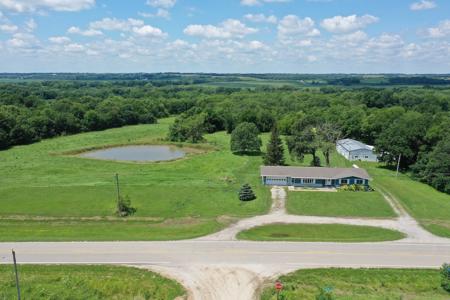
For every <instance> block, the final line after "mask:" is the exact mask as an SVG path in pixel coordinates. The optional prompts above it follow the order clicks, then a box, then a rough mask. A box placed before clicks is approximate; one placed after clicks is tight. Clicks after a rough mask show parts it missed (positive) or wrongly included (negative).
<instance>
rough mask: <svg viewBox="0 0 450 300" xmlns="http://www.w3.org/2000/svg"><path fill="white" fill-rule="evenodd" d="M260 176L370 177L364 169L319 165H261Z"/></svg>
mask: <svg viewBox="0 0 450 300" xmlns="http://www.w3.org/2000/svg"><path fill="white" fill-rule="evenodd" d="M261 176H274V177H291V178H317V179H340V178H346V177H358V178H362V179H370V176H369V174H368V173H367V171H366V170H364V169H360V168H359V169H357V168H320V167H271V166H262V167H261Z"/></svg>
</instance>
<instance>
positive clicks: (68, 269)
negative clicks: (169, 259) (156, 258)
mask: <svg viewBox="0 0 450 300" xmlns="http://www.w3.org/2000/svg"><path fill="white" fill-rule="evenodd" d="M19 274H20V287H21V296H22V298H23V299H58V300H69V299H70V300H86V299H92V300H94V299H95V300H106V299H152V300H166V299H175V298H176V297H179V296H183V295H184V294H185V293H186V292H185V291H184V289H183V287H182V286H181V285H180V284H178V283H177V282H175V281H172V280H169V279H167V278H164V277H162V276H160V275H158V274H156V273H153V272H150V271H146V270H140V269H136V268H126V267H113V266H75V265H68V266H36V265H20V266H19ZM16 297H17V292H16V286H15V277H14V270H13V267H12V266H11V265H0V299H16Z"/></svg>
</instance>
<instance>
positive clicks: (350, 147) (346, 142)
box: [336, 139, 373, 151]
mask: <svg viewBox="0 0 450 300" xmlns="http://www.w3.org/2000/svg"><path fill="white" fill-rule="evenodd" d="M336 144H337V145H340V146H341V147H342V148H344V149H345V150H347V151H355V150H369V151H373V146H369V145H366V144H364V143H361V142H360V141H356V140H352V139H343V140H339V141H337V143H336Z"/></svg>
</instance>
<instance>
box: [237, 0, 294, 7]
mask: <svg viewBox="0 0 450 300" xmlns="http://www.w3.org/2000/svg"><path fill="white" fill-rule="evenodd" d="M290 1H291V0H241V5H244V6H257V5H261V4H262V3H285V2H290Z"/></svg>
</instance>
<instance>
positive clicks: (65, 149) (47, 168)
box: [0, 118, 270, 241]
mask: <svg viewBox="0 0 450 300" xmlns="http://www.w3.org/2000/svg"><path fill="white" fill-rule="evenodd" d="M172 122H173V119H172V118H168V119H163V120H160V123H159V124H155V125H138V126H128V127H123V128H116V129H110V130H105V131H101V132H90V133H83V134H78V135H73V136H66V137H59V138H55V139H49V140H44V141H41V142H39V143H36V144H32V145H28V146H19V147H14V148H12V149H10V150H7V151H0V169H1V170H2V176H1V177H0V207H2V209H1V210H0V221H1V222H2V224H3V228H6V227H8V228H9V232H8V233H7V234H6V230H5V229H3V228H2V229H0V230H1V231H3V232H5V235H2V237H1V238H0V239H1V240H4V241H6V240H9V241H14V240H21V239H25V237H26V240H29V239H30V238H33V236H34V237H35V239H32V240H36V241H38V240H60V239H63V240H68V239H73V240H95V239H97V240H110V239H113V240H115V239H118V238H120V239H122V238H125V237H126V239H127V240H152V239H156V240H160V239H164V236H166V237H167V239H182V238H190V237H195V236H199V235H204V234H208V233H211V232H214V231H217V230H219V229H220V228H222V227H223V226H224V223H223V222H219V220H220V219H223V218H224V217H223V216H225V218H226V217H229V218H242V217H247V216H253V215H257V214H263V213H265V212H266V211H267V210H268V209H269V207H270V193H269V189H268V188H267V187H264V186H262V185H261V184H260V180H259V166H260V165H261V163H262V159H261V157H260V156H237V155H233V154H232V153H231V152H230V151H229V135H227V134H226V133H224V132H219V133H215V134H212V135H206V139H207V143H204V144H201V145H200V146H199V145H195V147H203V149H208V151H207V152H206V153H203V154H192V155H189V156H188V157H187V158H184V159H180V160H176V161H171V162H162V163H130V162H128V163H126V162H113V161H102V160H93V159H85V158H81V157H77V156H74V155H66V153H74V152H79V151H80V150H82V149H92V148H97V147H104V146H107V145H126V144H130V145H131V144H164V143H165V141H164V138H165V137H166V135H167V132H168V127H169V125H170V124H171V123H172ZM181 146H184V147H191V146H192V145H190V144H182V145H181ZM115 173H118V174H119V178H120V189H121V193H122V195H129V196H130V198H131V200H132V205H133V206H134V207H136V208H137V213H136V214H135V215H134V216H133V217H130V218H128V220H129V221H130V222H127V223H123V224H124V226H121V225H120V224H122V223H120V222H116V223H109V222H110V220H103V218H106V217H113V216H114V211H115V206H116V194H115V193H116V190H115V184H114V174H115ZM243 183H249V184H250V185H251V186H252V188H253V189H254V192H255V193H256V195H257V196H258V198H257V200H255V201H251V202H246V203H243V202H240V201H239V200H238V197H237V194H238V191H239V188H240V186H241V185H242V184H243ZM18 217H19V218H22V220H23V224H22V226H19V227H17V226H13V225H17V224H16V223H14V221H13V220H12V221H11V220H9V219H11V218H13V219H14V218H16V219H17V218H18ZM62 217H65V218H67V217H73V218H75V220H70V221H67V220H58V221H54V220H50V219H51V218H62ZM85 217H90V218H98V219H100V220H99V222H89V223H87V224H86V225H83V223H84V222H85V221H83V220H81V219H82V218H85ZM76 218H79V220H76ZM139 218H157V219H158V220H159V223H158V224H152V223H151V222H150V223H148V226H147V227H145V222H137V221H138V219H139ZM32 219H40V220H39V221H41V222H40V223H36V222H35V221H34V220H32ZM186 220H194V222H193V224H194V225H192V224H190V222H191V221H189V222H187V223H186V222H185V221H186ZM100 221H101V222H100ZM131 221H136V222H135V223H133V222H131ZM9 222H11V226H7V225H8V223H9ZM64 223H66V224H67V225H68V229H67V230H65V229H64V226H62V225H61V224H64ZM153 223H154V222H153ZM176 223H181V224H185V223H186V226H173V224H176ZM107 224H111V228H114V229H115V230H112V229H111V230H109V229H108V228H107V227H108V226H106V225H107ZM156 225H157V226H156ZM36 226H37V227H36ZM77 227H78V228H77ZM127 227H129V228H127ZM181 227H182V228H181ZM36 228H41V229H42V231H41V233H40V234H39V233H38V232H36V234H33V233H32V232H33V230H35V229H36ZM133 228H134V229H135V230H133ZM94 230H98V231H99V232H97V233H92V232H91V231H94ZM22 234H24V237H21V235H22ZM6 237H8V238H6Z"/></svg>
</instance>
